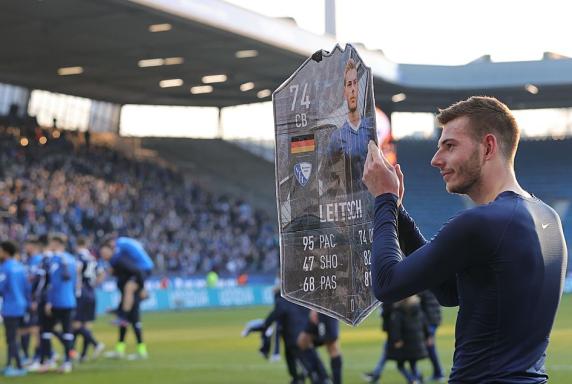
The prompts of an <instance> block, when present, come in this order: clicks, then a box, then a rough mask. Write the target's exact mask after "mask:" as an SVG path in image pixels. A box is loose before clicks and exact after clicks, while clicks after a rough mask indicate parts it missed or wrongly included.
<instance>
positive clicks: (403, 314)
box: [387, 296, 432, 384]
mask: <svg viewBox="0 0 572 384" xmlns="http://www.w3.org/2000/svg"><path fill="white" fill-rule="evenodd" d="M419 302H420V301H419V297H417V296H410V297H408V298H406V299H404V300H402V301H400V302H398V303H396V304H395V307H394V309H393V311H392V312H391V317H390V320H389V333H388V336H389V342H388V348H387V359H388V360H395V361H397V369H398V370H399V372H401V374H403V376H404V377H405V378H406V379H407V382H408V383H411V384H414V383H420V382H422V378H421V374H420V373H419V372H418V371H417V361H418V360H421V359H424V358H426V357H427V356H428V354H427V344H431V343H432V340H431V338H430V336H429V325H428V324H427V320H426V319H425V315H424V314H423V311H422V309H421V305H420V303H419ZM405 362H409V366H410V370H407V369H406V368H405Z"/></svg>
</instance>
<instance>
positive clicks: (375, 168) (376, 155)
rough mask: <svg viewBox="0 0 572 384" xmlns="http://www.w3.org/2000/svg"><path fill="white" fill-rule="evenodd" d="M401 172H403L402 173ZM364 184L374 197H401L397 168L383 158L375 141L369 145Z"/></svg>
mask: <svg viewBox="0 0 572 384" xmlns="http://www.w3.org/2000/svg"><path fill="white" fill-rule="evenodd" d="M400 172H401V171H400ZM363 182H364V184H365V185H366V186H367V189H368V191H369V193H371V194H372V195H373V196H374V197H377V196H379V195H383V194H384V193H393V194H394V195H395V196H398V197H399V193H400V182H399V176H398V175H397V171H396V170H395V167H394V166H393V165H391V163H390V162H389V161H388V160H387V159H386V158H385V156H383V153H382V152H381V150H380V149H379V148H378V146H377V145H376V144H375V142H374V141H373V140H370V142H369V144H368V151H367V159H366V161H365V165H364V170H363Z"/></svg>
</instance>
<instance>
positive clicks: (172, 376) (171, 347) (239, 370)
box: [0, 295, 572, 384]
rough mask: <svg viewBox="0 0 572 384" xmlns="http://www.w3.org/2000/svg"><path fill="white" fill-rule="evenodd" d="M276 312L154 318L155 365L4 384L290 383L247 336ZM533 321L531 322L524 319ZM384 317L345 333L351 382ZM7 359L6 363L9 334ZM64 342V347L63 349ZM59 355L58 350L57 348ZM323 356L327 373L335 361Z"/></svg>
mask: <svg viewBox="0 0 572 384" xmlns="http://www.w3.org/2000/svg"><path fill="white" fill-rule="evenodd" d="M269 310H270V308H265V307H256V308H247V309H227V310H197V311H188V312H172V313H153V314H146V315H145V316H144V320H145V322H144V329H145V336H146V342H147V345H148V348H149V353H150V358H149V360H146V361H114V360H107V359H105V358H100V359H99V360H97V361H89V362H87V363H84V364H82V365H80V366H77V368H76V369H75V371H74V372H72V373H71V374H68V375H60V374H57V373H49V374H43V375H40V374H30V375H28V376H27V377H24V378H17V379H11V380H8V379H3V378H0V381H2V382H16V383H54V384H55V383H57V384H66V383H70V384H71V383H74V384H77V383H82V384H91V383H94V384H95V383H98V384H99V383H104V384H115V383H121V384H129V383H146V384H151V383H157V384H167V383H168V384H174V383H198V384H203V383H248V384H253V383H287V382H288V378H287V373H286V368H285V364H284V362H283V361H280V362H276V363H269V362H267V361H265V360H264V359H263V358H262V357H261V356H260V355H259V354H258V353H257V349H258V342H259V339H258V336H257V335H251V336H249V337H247V338H242V337H240V332H241V330H242V328H243V325H244V323H245V322H246V321H248V320H251V319H254V318H262V317H264V316H265V315H266V314H267V313H268V311H269ZM455 312H456V310H455V309H447V310H446V311H445V321H444V324H443V326H442V327H441V328H439V332H438V338H437V345H438V347H439V352H440V356H441V360H442V362H443V364H444V366H445V367H446V368H447V369H449V368H450V366H451V358H452V353H453V333H454V319H455ZM108 321H109V318H108V317H102V318H101V319H100V320H99V321H98V322H97V324H96V326H95V334H96V336H97V337H99V338H100V339H101V340H102V341H103V342H105V343H106V344H107V345H108V346H110V347H111V346H112V345H113V343H114V340H115V335H116V329H115V328H113V327H112V326H111V325H108V324H107V322H108ZM523 321H526V319H523ZM379 325H380V321H379V316H378V315H377V313H375V314H372V315H371V316H370V317H369V318H368V319H367V320H366V321H365V322H364V324H362V325H361V326H359V327H357V328H350V327H348V326H345V325H342V326H341V341H342V350H343V353H344V382H345V383H361V382H363V381H362V379H361V377H360V375H361V373H362V372H366V371H369V370H371V369H372V368H373V366H374V365H375V363H376V361H377V359H378V357H379V354H380V351H381V345H382V341H383V337H384V336H383V334H382V332H381V331H380V328H379ZM0 336H1V337H2V339H1V341H2V350H1V352H0V359H2V361H4V359H5V344H4V335H3V334H2V335H0ZM127 341H128V344H129V345H128V352H133V351H134V346H133V335H132V333H129V334H128V340H127ZM56 343H57V342H56ZM570 345H572V295H568V296H565V297H564V299H563V301H562V304H561V306H560V311H559V314H558V318H557V321H556V324H555V327H554V330H553V332H552V337H551V343H550V348H549V350H548V360H547V361H548V364H547V368H548V372H549V374H550V382H551V383H552V384H556V383H569V382H570V377H572V351H571V350H570ZM58 348H59V346H58ZM323 352H324V351H322V357H323V358H324V362H325V363H326V366H329V361H328V359H327V358H326V356H325V355H324V353H323ZM421 369H422V371H423V373H424V376H425V377H427V376H428V375H429V374H430V370H429V364H428V363H427V362H426V361H424V362H423V363H422V364H421ZM404 382H405V381H404V379H402V378H401V376H400V375H399V374H398V373H397V371H396V369H395V363H393V362H388V364H387V366H386V370H385V373H384V375H383V383H404Z"/></svg>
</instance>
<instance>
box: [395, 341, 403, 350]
mask: <svg viewBox="0 0 572 384" xmlns="http://www.w3.org/2000/svg"><path fill="white" fill-rule="evenodd" d="M393 346H394V347H395V348H397V349H400V348H402V347H403V340H399V341H396V342H395V344H393Z"/></svg>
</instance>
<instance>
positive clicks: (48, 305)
mask: <svg viewBox="0 0 572 384" xmlns="http://www.w3.org/2000/svg"><path fill="white" fill-rule="evenodd" d="M44 313H45V314H46V316H52V303H46V306H45V307H44Z"/></svg>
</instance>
